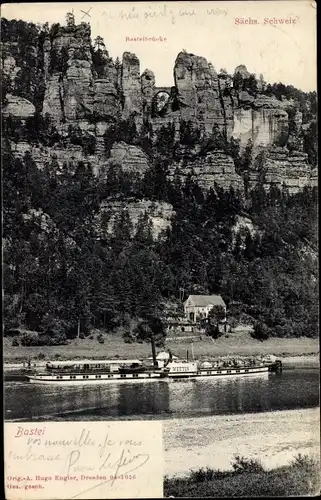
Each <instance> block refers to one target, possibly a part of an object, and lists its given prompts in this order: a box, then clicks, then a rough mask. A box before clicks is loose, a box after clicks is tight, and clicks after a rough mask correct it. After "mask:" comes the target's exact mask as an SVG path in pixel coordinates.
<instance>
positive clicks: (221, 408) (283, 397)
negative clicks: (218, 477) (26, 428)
mask: <svg viewBox="0 0 321 500" xmlns="http://www.w3.org/2000/svg"><path fill="white" fill-rule="evenodd" d="M318 394H319V372H318V370H317V369H298V370H289V371H287V370H284V371H283V373H282V374H281V375H278V374H261V375H258V376H253V377H248V378H240V377H233V378H225V379H211V380H210V379H208V380H194V381H191V380H186V381H169V382H166V381H162V382H155V383H149V384H142V383H140V384H128V385H127V384H121V385H116V384H112V385H110V386H108V385H97V386H73V387H70V386H69V387H63V386H49V385H44V386H41V385H33V384H26V383H16V382H15V383H12V382H8V383H6V384H5V418H6V419H7V420H15V419H24V420H33V419H39V418H42V419H46V418H47V419H57V420H59V419H63V420H66V419H70V420H77V419H79V420H104V419H117V418H124V419H128V418H168V417H183V416H185V417H186V416H200V415H206V414H209V415H215V414H229V413H249V412H260V411H268V410H283V409H293V408H306V407H313V406H317V405H318V403H319V398H318Z"/></svg>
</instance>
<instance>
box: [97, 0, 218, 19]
mask: <svg viewBox="0 0 321 500" xmlns="http://www.w3.org/2000/svg"><path fill="white" fill-rule="evenodd" d="M227 14H228V10H227V9H226V8H222V7H217V6H215V5H214V6H213V3H212V4H208V6H204V5H203V6H202V5H197V7H193V5H190V6H188V5H184V4H181V6H180V5H179V4H176V5H175V4H158V5H152V6H151V5H149V6H148V5H146V4H144V7H143V8H142V7H140V6H133V7H132V6H128V7H127V8H126V7H125V6H124V8H121V9H119V10H118V11H114V10H113V11H112V10H108V9H106V10H105V11H104V12H103V13H102V16H103V18H105V20H111V21H116V20H119V19H121V20H125V21H134V20H138V21H142V22H144V23H148V22H149V21H154V20H155V19H164V20H166V19H167V20H168V21H170V23H171V24H176V22H177V21H179V20H180V19H184V18H185V19H186V18H193V17H194V18H196V17H203V16H212V17H216V16H219V17H226V16H227Z"/></svg>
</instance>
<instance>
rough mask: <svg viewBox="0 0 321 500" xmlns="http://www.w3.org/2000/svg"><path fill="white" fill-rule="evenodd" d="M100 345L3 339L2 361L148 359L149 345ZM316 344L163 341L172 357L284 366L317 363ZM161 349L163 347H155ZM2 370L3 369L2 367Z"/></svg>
mask: <svg viewBox="0 0 321 500" xmlns="http://www.w3.org/2000/svg"><path fill="white" fill-rule="evenodd" d="M104 339H105V342H104V345H101V344H99V343H98V342H97V340H95V339H88V338H86V339H74V340H72V341H70V343H69V344H68V345H62V346H21V345H19V346H12V339H10V338H7V337H5V338H4V339H3V362H4V365H6V364H13V363H23V362H26V361H28V360H29V359H30V360H32V361H35V362H36V361H48V360H52V359H56V360H58V359H60V360H72V359H81V358H85V359H102V358H103V359H104V358H106V359H117V358H121V359H125V358H129V359H133V358H147V357H151V346H150V344H149V343H146V342H144V343H138V342H135V343H126V342H124V340H123V339H122V338H120V337H118V336H113V335H108V334H106V335H105V337H104ZM319 348H320V346H319V341H318V339H312V338H304V337H301V338H286V339H285V338H271V339H268V340H266V341H264V342H261V341H259V340H255V339H253V338H251V336H250V335H249V334H243V333H238V334H236V333H235V334H229V335H228V337H221V338H219V339H217V340H215V341H213V340H212V339H211V338H209V337H202V340H197V341H194V342H193V346H192V343H191V342H188V341H186V340H181V339H179V338H178V339H177V340H175V341H169V340H168V341H166V342H165V346H164V349H170V350H171V351H172V353H173V354H175V355H177V356H179V357H180V358H185V357H186V355H187V351H189V355H190V356H191V355H192V352H193V353H194V357H195V358H196V359H201V360H204V359H208V360H211V359H214V358H217V357H229V356H238V357H248V356H260V355H261V354H263V355H267V354H273V355H275V356H278V357H280V358H281V359H282V360H283V361H285V362H286V363H298V362H302V361H304V362H306V361H307V362H309V363H310V362H311V360H312V359H313V360H315V363H318V361H319V356H318V355H319ZM159 349H161V350H163V348H159ZM4 367H5V366H4Z"/></svg>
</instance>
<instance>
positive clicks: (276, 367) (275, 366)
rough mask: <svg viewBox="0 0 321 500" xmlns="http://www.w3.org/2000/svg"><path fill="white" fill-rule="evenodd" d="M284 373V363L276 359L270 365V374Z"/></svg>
mask: <svg viewBox="0 0 321 500" xmlns="http://www.w3.org/2000/svg"><path fill="white" fill-rule="evenodd" d="M281 371H282V361H281V360H280V359H276V360H275V361H273V362H272V363H270V364H269V372H274V373H279V372H281Z"/></svg>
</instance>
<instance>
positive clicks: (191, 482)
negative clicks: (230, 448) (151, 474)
mask: <svg viewBox="0 0 321 500" xmlns="http://www.w3.org/2000/svg"><path fill="white" fill-rule="evenodd" d="M319 494H320V461H318V460H315V459H311V458H310V457H309V456H301V455H298V456H297V457H296V458H295V459H294V460H292V461H291V462H290V463H289V465H287V466H284V467H278V468H276V469H273V470H265V469H264V467H262V465H261V464H260V462H259V461H257V460H249V459H246V457H240V458H239V459H238V460H236V461H235V462H234V470H233V471H220V470H214V469H203V468H201V469H199V470H197V471H195V472H192V473H190V474H189V476H188V477H186V478H165V480H164V497H165V498H168V497H169V498H180V497H181V498H182V497H183V498H193V497H194V498H202V497H211V498H232V497H234V498H240V497H245V498H253V497H254V498H258V497H263V498H271V497H281V498H282V497H283V498H288V497H302V496H318V495H319Z"/></svg>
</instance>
